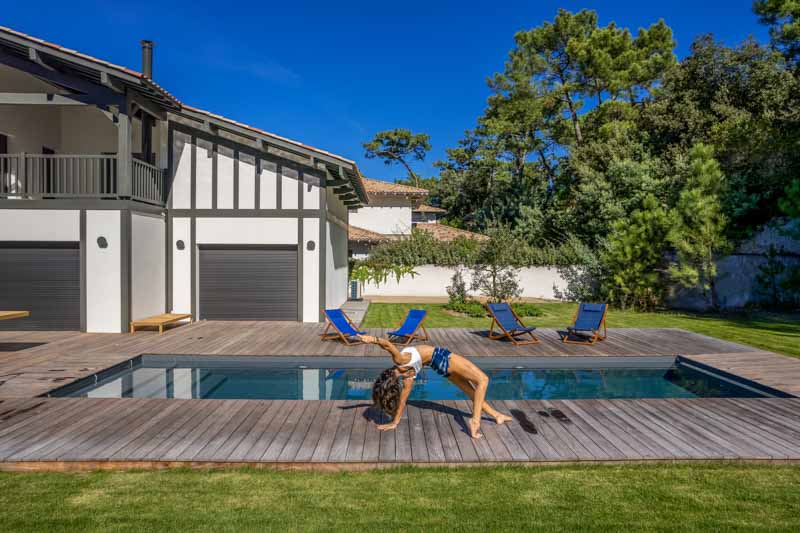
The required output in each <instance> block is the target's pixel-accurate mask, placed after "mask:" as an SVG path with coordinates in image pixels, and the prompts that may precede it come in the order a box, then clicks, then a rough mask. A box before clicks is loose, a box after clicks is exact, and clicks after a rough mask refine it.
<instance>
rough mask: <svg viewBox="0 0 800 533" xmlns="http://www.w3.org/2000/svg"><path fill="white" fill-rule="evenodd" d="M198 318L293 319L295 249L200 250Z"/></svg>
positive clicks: (295, 281)
mask: <svg viewBox="0 0 800 533" xmlns="http://www.w3.org/2000/svg"><path fill="white" fill-rule="evenodd" d="M199 276H200V280H199V281H200V310H199V311H200V312H199V315H200V318H204V319H206V320H297V248H294V247H293V248H222V247H218V248H214V247H206V248H200V271H199Z"/></svg>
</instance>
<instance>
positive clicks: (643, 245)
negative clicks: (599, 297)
mask: <svg viewBox="0 0 800 533" xmlns="http://www.w3.org/2000/svg"><path fill="white" fill-rule="evenodd" d="M669 229H670V225H669V216H668V214H667V211H666V210H665V209H664V208H663V207H662V206H661V205H660V204H659V202H658V200H657V199H656V197H655V196H653V195H648V196H646V197H645V199H644V201H643V203H642V209H640V210H637V211H634V212H633V213H632V214H631V216H630V218H629V219H628V220H619V221H617V222H616V223H615V224H614V230H613V232H612V234H611V235H610V236H609V239H608V246H607V249H606V251H605V253H604V254H603V262H604V264H605V268H606V269H607V277H606V281H605V283H604V289H605V291H606V292H607V293H608V295H609V299H610V300H612V301H615V302H617V303H619V304H620V305H622V307H623V308H624V307H628V306H633V307H640V308H648V307H653V306H656V305H658V304H659V303H661V301H662V299H663V295H664V279H663V277H664V276H663V273H664V268H663V267H664V250H665V248H666V244H667V234H668V233H669Z"/></svg>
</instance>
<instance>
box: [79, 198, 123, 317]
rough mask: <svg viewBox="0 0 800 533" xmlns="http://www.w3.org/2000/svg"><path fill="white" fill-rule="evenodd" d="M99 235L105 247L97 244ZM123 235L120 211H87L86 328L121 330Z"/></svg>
mask: <svg viewBox="0 0 800 533" xmlns="http://www.w3.org/2000/svg"><path fill="white" fill-rule="evenodd" d="M98 237H105V239H106V241H108V247H106V248H100V246H98V244H97V239H98ZM121 268H122V238H121V235H120V212H119V211H110V210H109V211H86V330H87V331H90V332H93V333H120V332H121V331H122V326H121V324H122V300H121V299H122V287H121V283H122V278H121Z"/></svg>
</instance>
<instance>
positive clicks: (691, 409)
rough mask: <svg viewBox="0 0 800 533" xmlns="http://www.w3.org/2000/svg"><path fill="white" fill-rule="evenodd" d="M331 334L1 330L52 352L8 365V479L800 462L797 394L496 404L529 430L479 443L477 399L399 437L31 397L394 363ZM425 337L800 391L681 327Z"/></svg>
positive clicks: (345, 406) (368, 411)
mask: <svg viewBox="0 0 800 533" xmlns="http://www.w3.org/2000/svg"><path fill="white" fill-rule="evenodd" d="M487 326H488V321H487ZM321 329H322V327H321V326H320V325H318V324H296V323H288V322H284V323H271V324H265V323H260V322H244V323H236V322H197V323H193V324H191V325H186V326H179V327H177V328H175V329H173V330H170V331H169V332H167V333H165V334H164V335H157V334H155V333H150V332H141V333H137V334H136V335H134V336H131V335H106V334H80V333H74V332H8V331H2V332H0V345H2V344H3V343H38V342H41V343H43V344H41V345H36V346H33V345H32V346H31V347H30V348H26V349H23V350H20V351H9V352H3V356H2V357H0V376H2V377H0V382H1V383H0V468H2V465H3V464H4V462H9V463H10V462H12V461H15V460H21V461H45V462H46V461H54V462H58V461H123V462H127V461H132V462H136V461H164V462H168V461H201V462H202V461H210V462H219V461H263V462H280V463H290V464H299V463H312V462H313V463H319V462H332V463H337V464H338V463H344V462H349V463H368V464H374V463H382V462H385V463H398V462H402V463H406V462H408V463H420V464H424V463H429V462H432V463H463V462H469V463H478V462H497V461H500V462H514V461H570V460H615V461H619V460H622V461H625V460H632V461H634V460H654V459H668V460H669V459H678V460H681V459H776V460H786V459H789V460H800V447H798V446H797V444H796V443H797V442H798V439H800V400H798V399H792V398H761V399H749V398H738V399H673V400H548V401H534V400H526V401H522V400H518V401H512V400H507V401H500V402H497V401H496V402H493V403H494V404H497V405H495V407H497V408H498V409H500V410H501V411H504V412H505V411H511V410H518V411H520V412H521V413H523V414H524V416H525V417H527V418H528V419H529V421H530V422H531V423H532V424H533V425H534V427H535V432H531V433H529V432H527V431H525V430H524V429H523V428H522V426H520V425H519V423H518V422H516V421H512V422H509V423H508V424H506V425H502V426H497V425H496V424H495V423H494V422H493V421H492V420H489V419H487V418H484V420H483V422H482V431H483V433H484V438H482V439H478V440H473V439H471V438H470V437H469V435H468V434H467V433H466V431H465V428H466V419H468V418H469V416H470V415H471V409H472V404H471V402H467V401H462V400H459V401H441V402H439V401H437V402H430V401H413V402H410V404H409V405H408V408H407V411H406V414H405V416H404V418H403V419H402V421H401V424H400V426H399V427H398V428H397V429H396V430H395V431H387V432H381V431H379V430H378V429H377V427H376V420H377V418H376V416H377V413H376V412H374V410H373V409H372V408H371V407H370V406H369V405H368V404H367V403H364V402H361V403H358V402H355V401H334V400H327V401H298V400H275V401H270V400H187V399H170V400H162V399H153V398H134V399H130V398H118V399H112V398H89V399H77V398H37V397H36V396H37V395H41V394H46V393H47V392H48V391H50V390H52V389H53V388H55V387H60V386H62V385H64V384H65V383H69V382H70V381H72V380H75V379H80V378H82V377H85V376H89V375H92V374H94V373H96V372H98V371H100V370H102V369H105V368H108V367H109V366H111V365H114V364H117V363H120V362H123V361H126V360H128V359H130V358H131V357H135V356H137V355H139V354H142V353H152V354H175V355H180V354H217V355H220V356H223V357H224V356H227V355H258V356H271V355H281V356H285V355H297V356H325V355H339V356H359V357H382V358H385V357H386V354H385V352H383V351H382V350H380V349H378V348H377V347H375V346H371V345H360V346H355V347H347V346H344V345H342V344H340V343H336V342H324V343H323V342H320V341H319V338H318V334H319V333H320V331H321ZM370 332H371V333H375V334H383V333H385V329H383V328H378V329H374V330H370ZM267 333H269V339H268V340H267ZM430 334H431V339H432V342H435V343H436V344H441V345H446V346H448V347H449V348H450V349H451V350H453V351H454V352H457V353H462V354H464V355H466V356H473V355H481V356H509V357H514V356H518V357H536V356H564V357H583V356H612V357H628V356H642V355H677V354H680V355H682V356H684V357H686V358H687V359H688V360H690V361H695V362H697V363H702V364H706V365H710V366H713V367H716V368H719V369H722V370H724V371H726V372H731V373H734V374H738V375H741V376H743V377H745V378H747V379H751V380H753V381H755V382H757V383H761V384H764V385H767V386H773V387H778V388H781V389H782V390H784V391H786V392H789V393H795V394H798V393H800V360H798V359H794V358H789V357H784V356H780V355H777V354H773V353H770V352H765V351H763V350H758V349H754V348H750V347H747V346H742V345H738V344H735V343H732V342H729V341H724V340H719V339H713V338H710V337H705V336H702V335H697V334H694V333H689V332H686V331H682V330H674V329H650V330H640V329H630V328H621V329H612V330H610V335H609V338H608V340H606V341H604V342H601V343H598V344H596V345H594V346H591V347H586V346H575V345H565V344H563V343H561V342H560V340H559V337H558V334H557V332H556V331H555V330H551V329H542V330H537V335H538V336H540V338H541V340H542V342H541V343H540V344H538V345H534V346H522V347H520V346H514V345H512V344H510V343H506V342H494V341H490V340H488V339H486V338H485V337H484V336H483V334H482V333H480V331H478V332H477V333H476V332H475V331H474V330H469V329H458V328H454V329H446V330H436V329H434V330H430ZM388 364H389V363H388V360H387V365H388ZM548 407H551V408H556V409H560V410H561V411H562V412H563V413H564V414H565V415H566V416H567V417H568V418H569V419H570V420H571V423H569V424H565V423H563V422H559V421H558V420H556V419H555V418H553V417H552V416H543V415H542V414H540V412H544V413H546V409H547V408H548ZM383 420H384V421H385V420H386V417H384V418H383Z"/></svg>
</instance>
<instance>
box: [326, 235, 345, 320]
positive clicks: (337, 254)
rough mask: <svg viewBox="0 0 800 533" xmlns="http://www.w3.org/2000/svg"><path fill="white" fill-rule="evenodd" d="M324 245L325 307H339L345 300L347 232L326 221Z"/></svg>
mask: <svg viewBox="0 0 800 533" xmlns="http://www.w3.org/2000/svg"><path fill="white" fill-rule="evenodd" d="M327 224H328V230H327V232H326V234H327V240H328V242H327V244H326V246H325V256H326V257H325V269H326V278H325V307H327V308H329V309H332V308H336V307H340V306H341V305H342V304H343V303H345V302H346V301H347V274H348V272H347V232H346V231H345V230H344V229H342V228H341V227H339V226H338V225H337V224H333V223H331V222H327Z"/></svg>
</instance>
